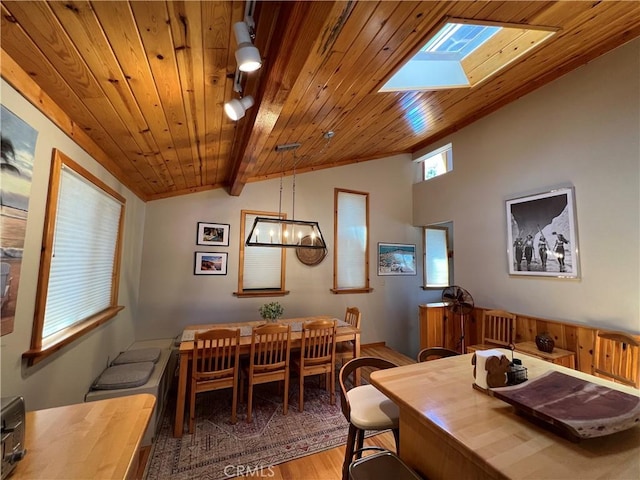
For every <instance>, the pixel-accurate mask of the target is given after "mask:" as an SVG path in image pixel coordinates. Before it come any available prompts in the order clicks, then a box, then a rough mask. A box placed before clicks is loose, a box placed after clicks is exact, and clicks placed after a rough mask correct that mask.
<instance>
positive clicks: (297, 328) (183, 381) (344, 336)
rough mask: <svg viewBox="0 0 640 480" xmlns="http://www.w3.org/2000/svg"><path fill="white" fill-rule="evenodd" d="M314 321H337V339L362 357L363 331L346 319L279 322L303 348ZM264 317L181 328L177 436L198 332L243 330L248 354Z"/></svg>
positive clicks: (242, 350)
mask: <svg viewBox="0 0 640 480" xmlns="http://www.w3.org/2000/svg"><path fill="white" fill-rule="evenodd" d="M315 320H336V322H337V329H336V342H349V341H350V342H352V345H353V354H354V358H355V357H359V356H360V330H359V329H358V328H355V327H353V326H352V325H350V324H349V323H347V322H345V321H344V320H341V319H338V318H335V317H333V316H330V315H316V316H310V317H299V318H287V319H278V320H277V323H281V324H285V325H291V348H292V349H294V348H300V346H301V340H302V326H303V325H304V323H306V322H311V321H315ZM264 324H265V321H264V320H257V321H250V322H234V323H212V324H198V325H189V326H187V327H185V328H184V329H183V331H182V336H181V338H180V347H179V349H178V353H179V368H178V388H177V398H176V414H175V422H174V428H173V436H174V437H182V434H183V430H184V418H185V406H186V394H187V380H188V378H189V375H190V368H191V360H192V358H193V348H194V338H195V333H196V332H204V331H207V330H211V329H215V328H239V329H240V355H248V354H249V353H250V350H251V333H252V330H253V328H254V327H257V326H260V325H264Z"/></svg>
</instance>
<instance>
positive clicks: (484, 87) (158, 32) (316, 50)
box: [0, 0, 640, 201]
mask: <svg viewBox="0 0 640 480" xmlns="http://www.w3.org/2000/svg"><path fill="white" fill-rule="evenodd" d="M1 5H2V19H1V20H2V24H1V26H0V27H1V48H2V76H3V78H5V80H7V81H8V82H9V83H10V84H12V85H14V86H15V87H16V88H18V89H19V90H21V91H27V90H30V91H31V93H30V94H29V93H28V92H27V93H25V95H26V96H27V97H28V98H30V99H31V101H33V102H34V103H36V104H38V103H43V101H42V98H43V94H45V95H46V96H48V97H49V98H50V99H51V100H52V101H53V102H55V103H56V104H57V105H59V106H60V107H62V109H63V110H64V112H65V113H66V115H67V116H68V117H69V121H70V125H68V126H67V128H66V129H67V130H68V131H70V132H73V130H74V129H75V130H78V129H80V130H81V131H82V132H84V134H86V136H87V137H89V138H90V139H91V140H92V141H93V142H94V143H95V145H97V146H98V147H99V149H101V150H102V151H103V152H104V155H99V156H98V160H99V161H101V163H103V164H104V165H105V167H106V168H107V169H108V170H110V171H111V172H112V173H113V174H114V175H115V176H116V177H117V178H118V179H119V180H120V181H122V182H123V183H124V184H125V185H127V186H128V187H129V188H131V189H132V190H133V191H134V192H135V193H136V195H138V196H139V197H140V198H142V199H143V200H145V201H148V200H154V199H158V198H165V197H169V196H175V195H182V194H187V193H191V192H196V191H201V190H206V189H211V188H225V189H227V191H228V192H229V193H230V194H232V195H240V193H241V192H242V189H243V187H244V185H245V184H246V183H247V182H252V181H259V180H265V179H268V178H273V177H276V176H280V175H281V174H282V173H283V172H284V173H285V174H290V173H291V171H292V170H293V168H294V166H295V167H296V171H297V172H305V171H311V170H316V169H321V168H329V167H335V166H340V165H345V164H349V163H353V162H361V161H366V160H371V159H376V158H381V157H385V156H389V155H394V154H398V153H403V152H415V151H417V150H419V149H421V148H423V147H425V146H427V145H429V144H430V143H433V142H434V141H437V140H438V139H441V138H443V137H444V136H446V135H448V134H450V133H451V132H454V131H456V130H458V129H460V128H462V127H464V126H466V125H468V124H470V123H472V122H474V121H475V120H477V119H479V118H481V117H483V116H485V115H487V114H489V113H491V112H493V111H495V110H496V109H498V108H500V107H502V106H504V105H506V104H508V103H509V102H511V101H513V100H515V99H517V98H519V97H521V96H523V95H525V94H527V93H529V92H531V91H533V90H535V89H536V88H538V87H540V86H542V85H544V84H546V83H548V82H550V81H552V80H554V79H555V78H557V77H559V76H561V75H563V74H565V73H567V72H569V71H570V70H573V69H575V68H577V67H579V66H580V65H583V64H585V63H586V62H588V61H590V60H592V59H593V58H595V57H597V56H599V55H602V54H603V53H605V52H607V51H609V50H611V49H613V48H615V47H617V46H619V45H622V44H624V43H626V42H628V41H630V40H631V39H633V38H635V37H637V36H638V35H640V2H637V1H632V2H630V1H622V2H609V1H607V2H600V1H562V2H545V1H533V2H523V1H512V2H501V1H476V2H470V1H465V2H457V1H451V2H444V1H432V2H409V1H380V2H374V1H357V2H355V1H346V2H345V1H335V2H333V1H327V2H324V1H314V2H308V1H307V2H305V1H302V2H298V1H296V2H293V1H291V2H289V1H264V2H261V1H259V2H258V3H257V5H256V12H255V20H256V37H255V44H256V46H258V48H259V49H260V52H261V54H262V57H263V66H262V68H261V69H260V70H258V71H257V72H255V73H250V74H247V75H245V76H244V77H243V90H244V91H243V94H244V95H252V96H253V97H254V98H255V99H256V105H254V106H253V107H252V108H251V109H249V110H248V111H247V115H246V116H245V117H244V118H243V119H241V120H240V121H238V122H232V121H231V120H229V119H228V118H227V117H226V115H225V114H224V111H223V105H224V103H225V102H226V101H228V100H230V99H232V98H234V97H236V96H237V94H236V93H235V92H234V91H233V83H234V72H235V70H236V63H235V58H234V50H235V48H236V41H235V38H234V35H233V23H234V22H237V21H241V20H242V19H243V18H244V11H245V2H244V1H202V2H198V1H128V2H127V1H111V2H107V1H94V2H89V1H82V0H67V1H49V2H45V1H2V2H1ZM446 17H454V18H465V19H474V20H484V21H492V22H507V23H512V24H525V25H538V26H545V27H554V28H558V29H559V31H558V33H557V34H556V35H555V36H553V37H552V38H551V40H549V41H547V42H546V43H544V44H543V45H542V46H540V47H538V48H537V49H535V50H534V51H532V52H531V53H529V54H526V55H525V56H523V57H521V58H520V59H518V60H517V61H515V62H513V63H511V64H510V65H509V66H508V67H506V68H505V69H503V70H501V71H499V72H498V73H497V74H495V75H493V76H492V77H491V78H490V79H488V80H486V81H484V82H482V83H481V84H480V85H477V86H475V87H473V88H460V89H449V90H439V91H428V92H417V91H410V92H403V93H378V92H377V91H378V89H379V88H380V86H381V85H382V84H383V83H384V82H385V81H386V80H387V79H388V78H389V77H390V75H392V74H393V73H394V71H395V70H396V69H397V68H398V66H399V65H400V64H401V63H402V62H403V61H404V60H406V59H407V58H408V57H409V56H411V55H412V54H414V53H415V52H416V51H417V50H418V49H419V48H420V47H421V46H422V45H423V44H424V43H425V42H426V40H427V39H428V38H429V36H430V35H433V34H434V33H435V30H436V29H437V28H438V27H439V25H440V24H441V23H442V21H443V19H445V18H446ZM24 72H26V73H27V74H28V76H29V77H30V78H31V79H32V80H33V81H35V83H36V84H37V87H38V88H39V90H38V91H37V92H33V88H32V86H28V83H29V82H28V81H26V80H25V78H28V77H26V75H25V73H24ZM20 73H21V74H20ZM603 88H606V87H605V86H603ZM550 114H552V112H550ZM54 121H56V122H58V123H59V124H63V125H62V126H63V128H64V122H63V121H62V120H61V119H59V118H58V119H56V118H54ZM329 131H332V132H334V133H335V135H334V137H333V138H332V139H331V140H329V141H328V140H326V139H325V138H324V134H325V133H326V132H329ZM294 142H295V143H300V144H301V147H300V148H299V149H298V150H297V151H296V154H295V156H294V155H292V154H284V153H276V152H275V147H276V146H277V145H280V144H287V143H294Z"/></svg>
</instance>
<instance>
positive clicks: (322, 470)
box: [244, 344, 415, 480]
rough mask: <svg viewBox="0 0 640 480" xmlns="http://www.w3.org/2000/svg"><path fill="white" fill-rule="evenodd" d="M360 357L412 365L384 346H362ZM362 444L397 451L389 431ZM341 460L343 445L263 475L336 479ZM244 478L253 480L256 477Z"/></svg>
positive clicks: (282, 478)
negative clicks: (377, 358) (379, 358)
mask: <svg viewBox="0 0 640 480" xmlns="http://www.w3.org/2000/svg"><path fill="white" fill-rule="evenodd" d="M361 355H362V356H371V357H381V358H385V359H387V360H390V361H392V362H394V363H395V364H397V365H407V364H410V363H415V360H414V359H412V358H409V357H407V356H405V355H402V354H401V353H398V352H396V351H394V350H392V349H391V348H389V347H385V346H384V345H383V344H375V345H363V346H362V350H361ZM363 370H365V371H363V372H362V377H363V378H365V379H368V378H369V373H370V372H367V371H366V369H363ZM345 441H346V438H345ZM364 445H365V446H377V447H382V448H387V449H389V450H391V451H392V452H395V450H396V445H395V441H394V439H393V434H392V433H391V432H385V433H381V434H378V435H374V436H372V437H369V438H366V439H365V442H364ZM343 461H344V446H340V447H336V448H332V449H331V450H325V451H324V452H320V453H315V454H313V455H309V456H307V457H302V458H298V459H296V460H292V461H290V462H286V463H282V464H280V465H276V466H274V467H271V469H270V470H269V471H265V472H264V475H265V476H268V477H269V478H270V479H273V480H298V479H305V480H337V479H340V478H342V463H343ZM244 478H255V475H253V476H247V477H244Z"/></svg>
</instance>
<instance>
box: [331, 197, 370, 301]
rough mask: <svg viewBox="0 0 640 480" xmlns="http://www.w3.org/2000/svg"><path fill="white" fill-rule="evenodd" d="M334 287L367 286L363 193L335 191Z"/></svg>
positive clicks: (364, 199)
mask: <svg viewBox="0 0 640 480" xmlns="http://www.w3.org/2000/svg"><path fill="white" fill-rule="evenodd" d="M336 201H337V208H336V211H337V214H336V239H335V241H336V253H335V254H336V256H337V261H336V285H335V288H337V289H349V288H354V289H355V288H368V286H369V285H368V278H367V277H368V275H367V251H368V249H367V195H366V194H362V193H353V192H346V191H338V192H337V199H336Z"/></svg>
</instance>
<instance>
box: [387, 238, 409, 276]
mask: <svg viewBox="0 0 640 480" xmlns="http://www.w3.org/2000/svg"><path fill="white" fill-rule="evenodd" d="M415 274H416V246H415V245H409V244H405V243H378V275H415Z"/></svg>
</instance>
